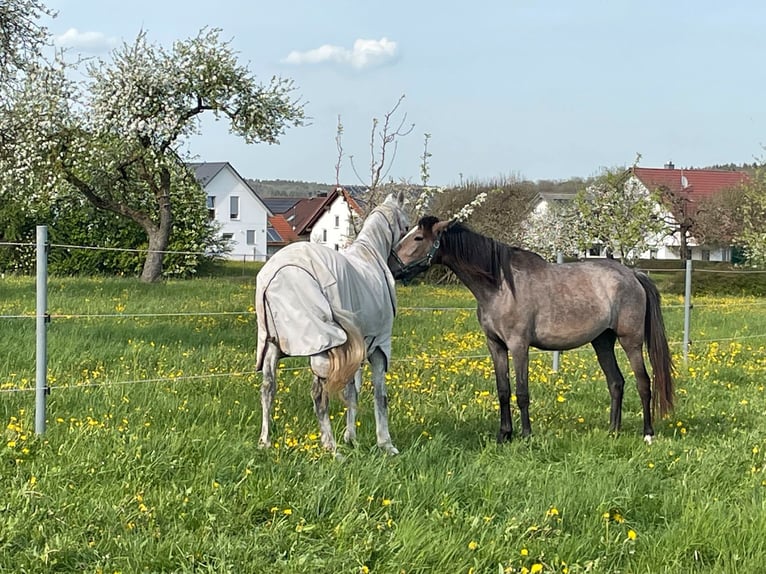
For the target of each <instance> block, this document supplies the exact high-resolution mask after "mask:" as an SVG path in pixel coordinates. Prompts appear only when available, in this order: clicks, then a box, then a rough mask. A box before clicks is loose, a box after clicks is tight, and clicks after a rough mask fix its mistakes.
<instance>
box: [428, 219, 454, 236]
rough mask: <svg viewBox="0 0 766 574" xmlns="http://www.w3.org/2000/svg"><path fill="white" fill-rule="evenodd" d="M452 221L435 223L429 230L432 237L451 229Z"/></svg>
mask: <svg viewBox="0 0 766 574" xmlns="http://www.w3.org/2000/svg"><path fill="white" fill-rule="evenodd" d="M453 223H454V221H453V220H445V221H437V222H436V223H434V226H433V227H432V228H431V229H432V231H433V234H434V235H439V234H441V233H442V232H444V231H446V230H447V229H449V228H450V227H452V225H453Z"/></svg>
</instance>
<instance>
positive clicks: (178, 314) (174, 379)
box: [0, 242, 766, 394]
mask: <svg viewBox="0 0 766 574" xmlns="http://www.w3.org/2000/svg"><path fill="white" fill-rule="evenodd" d="M0 246H8V247H35V246H36V244H35V243H28V242H0ZM48 247H52V248H59V249H68V250H98V251H112V252H130V253H150V252H152V253H162V254H176V255H210V254H209V253H206V252H200V251H173V250H160V251H158V250H149V249H146V248H144V249H141V248H120V247H100V246H86V245H70V244H59V243H50V244H48ZM641 271H643V272H648V273H683V272H684V271H685V269H683V268H679V269H641ZM693 273H722V274H742V275H747V274H764V273H766V270H745V269H743V270H737V269H732V270H715V269H693ZM693 307H694V308H721V307H755V308H762V307H766V301H759V302H748V301H742V302H735V303H695V304H694V305H693ZM662 308H663V309H679V308H684V305H683V304H670V305H663V306H662ZM475 310H476V305H472V306H466V307H454V306H451V307H449V306H444V307H425V306H422V307H399V308H398V310H397V311H398V312H399V313H401V312H403V311H408V312H436V311H440V312H451V311H475ZM243 315H244V316H254V315H255V311H252V310H246V311H220V312H170V313H96V314H86V313H55V314H50V315H49V316H50V318H51V319H69V320H72V319H87V320H96V319H114V318H123V319H125V318H172V317H200V316H243ZM36 318H37V315H36V314H33V313H28V314H8V315H0V319H36ZM752 339H766V334H756V335H738V336H735V337H721V338H714V339H697V340H695V341H694V345H695V346H696V345H700V344H710V343H722V342H729V341H740V340H752ZM668 344H669V345H671V346H678V345H681V344H683V343H682V341H669V343H668ZM564 352H565V353H580V352H592V350H591V349H590V348H589V347H579V348H577V349H572V350H568V351H564ZM549 353H550V352H549V351H540V350H537V349H530V352H529V354H530V355H547V354H549ZM489 358H490V355H489V353H482V354H474V355H460V356H452V357H445V356H442V355H434V356H427V357H423V356H417V357H401V358H397V357H393V358H392V359H391V362H392V363H415V362H417V361H421V362H422V361H426V360H427V361H431V362H434V363H437V362H444V361H448V360H449V361H458V360H473V359H479V360H483V359H489ZM308 369H310V367H308V366H302V367H293V366H282V367H279V370H290V371H304V370H308ZM255 374H256V371H233V372H230V373H207V374H199V375H183V376H176V377H157V378H150V379H134V380H124V381H102V382H98V383H96V382H89V383H81V384H72V385H52V386H50V387H48V389H50V390H51V391H53V390H56V391H61V390H71V389H82V388H100V387H118V386H130V385H138V384H159V383H184V382H190V381H200V380H206V379H216V378H217V379H220V378H232V377H246V376H252V375H255ZM35 391H36V389H35V388H34V387H31V388H26V387H24V388H21V387H18V388H5V389H0V394H7V393H24V392H35Z"/></svg>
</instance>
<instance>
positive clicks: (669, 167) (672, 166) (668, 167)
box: [665, 161, 676, 169]
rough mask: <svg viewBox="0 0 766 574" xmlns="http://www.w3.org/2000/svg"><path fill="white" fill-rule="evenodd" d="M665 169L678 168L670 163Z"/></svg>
mask: <svg viewBox="0 0 766 574" xmlns="http://www.w3.org/2000/svg"><path fill="white" fill-rule="evenodd" d="M665 169H676V166H675V165H673V162H672V161H669V162H668V163H666V164H665Z"/></svg>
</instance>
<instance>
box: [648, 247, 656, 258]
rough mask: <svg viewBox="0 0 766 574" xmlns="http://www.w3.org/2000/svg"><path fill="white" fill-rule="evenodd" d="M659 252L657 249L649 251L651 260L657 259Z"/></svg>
mask: <svg viewBox="0 0 766 574" xmlns="http://www.w3.org/2000/svg"><path fill="white" fill-rule="evenodd" d="M657 253H658V252H657V250H656V249H650V250H649V259H657Z"/></svg>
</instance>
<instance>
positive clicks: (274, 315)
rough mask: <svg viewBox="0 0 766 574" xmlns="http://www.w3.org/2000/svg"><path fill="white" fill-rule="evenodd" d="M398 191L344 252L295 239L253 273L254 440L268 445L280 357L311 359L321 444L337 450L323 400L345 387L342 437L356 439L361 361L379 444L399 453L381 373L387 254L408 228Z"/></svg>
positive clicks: (390, 297) (386, 356) (387, 345)
mask: <svg viewBox="0 0 766 574" xmlns="http://www.w3.org/2000/svg"><path fill="white" fill-rule="evenodd" d="M403 208H404V195H403V194H401V193H400V194H399V195H398V196H396V197H394V196H393V195H389V196H388V197H387V198H386V200H385V201H384V202H383V203H382V204H381V205H379V206H378V207H376V208H375V209H374V210H373V211H372V212H371V213H370V214H369V215H368V216H367V218H366V220H365V222H364V225H363V226H362V229H361V231H360V232H359V235H358V236H357V238H356V239H355V240H354V242H353V243H352V244H351V245H350V246H349V247H348V248H347V249H346V250H345V251H335V250H334V249H331V248H329V247H326V246H324V245H321V244H316V243H308V242H297V243H293V244H291V245H288V246H287V247H285V248H283V249H281V250H279V251H278V252H277V253H276V254H275V255H274V256H273V257H272V258H271V259H269V261H268V262H267V263H266V264H265V265H264V266H263V268H262V269H261V271H260V272H259V273H258V276H257V278H256V288H255V309H256V314H257V316H258V346H257V350H256V369H257V370H259V371H261V370H262V371H263V383H262V385H261V405H262V407H263V412H262V417H263V418H262V425H261V436H260V439H259V444H260V445H261V446H263V447H267V446H270V444H271V442H270V440H269V420H270V418H271V407H272V404H273V401H274V394H275V393H276V388H277V380H276V369H277V362H278V360H279V358H280V357H282V356H284V355H289V356H306V357H309V359H310V365H311V370H312V371H313V373H314V382H313V384H312V388H311V396H312V398H313V401H314V411H315V413H316V416H317V420H318V421H319V429H320V437H321V442H322V445H323V446H324V447H325V448H326V449H328V450H330V451H332V452H335V449H336V443H335V438H334V437H333V433H332V427H331V426H330V417H329V414H328V403H329V397H330V394H332V393H333V392H340V391H341V390H343V393H344V399H345V402H346V406H347V413H346V432H345V435H344V438H345V440H346V442H348V443H353V442H354V441H355V440H356V407H357V394H358V391H359V385H360V383H361V373H360V367H361V364H362V362H363V361H364V359H365V358H367V359H368V360H369V362H370V366H371V369H372V380H373V386H374V395H375V425H376V434H377V443H378V446H379V447H380V448H382V449H383V450H384V451H386V452H387V453H390V454H397V453H398V451H397V449H396V447H395V446H394V445H393V443H392V442H391V436H390V434H389V431H388V398H387V394H386V381H385V373H386V371H387V370H388V364H389V361H390V358H391V329H392V327H393V322H394V314H395V313H396V291H395V285H394V279H393V277H392V275H391V271H390V270H389V268H388V267H387V265H386V259H387V257H388V256H389V253H390V251H391V249H392V247H393V246H394V245H395V244H396V243H397V242H398V241H399V240H400V239H401V237H402V235H404V233H406V232H407V229H408V228H409V220H408V218H407V215H406V213H405V211H404V209H403Z"/></svg>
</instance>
